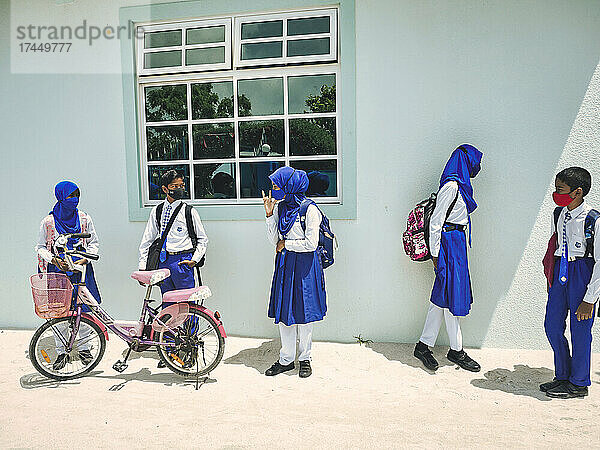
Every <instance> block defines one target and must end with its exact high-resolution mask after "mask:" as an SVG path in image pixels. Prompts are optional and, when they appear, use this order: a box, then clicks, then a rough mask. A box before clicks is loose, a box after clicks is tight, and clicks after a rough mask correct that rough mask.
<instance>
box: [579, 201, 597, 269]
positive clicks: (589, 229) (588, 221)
mask: <svg viewBox="0 0 600 450" xmlns="http://www.w3.org/2000/svg"><path fill="white" fill-rule="evenodd" d="M599 217H600V212H598V211H596V210H595V209H591V210H590V212H588V214H587V216H586V217H585V225H584V228H583V229H584V234H585V254H584V255H583V257H584V258H587V257H588V256H589V257H591V258H593V257H594V234H595V228H596V220H598V218H599Z"/></svg>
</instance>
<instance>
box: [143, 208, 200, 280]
mask: <svg viewBox="0 0 600 450" xmlns="http://www.w3.org/2000/svg"><path fill="white" fill-rule="evenodd" d="M180 203H181V200H175V201H174V202H173V203H169V201H168V200H165V201H164V203H163V209H162V214H161V216H160V227H162V224H163V221H164V218H165V214H166V213H167V206H168V205H171V211H170V213H171V214H173V213H174V212H175V209H176V208H177V207H178V206H179V204H180ZM156 208H158V205H157V206H155V207H154V208H152V211H151V212H150V217H149V218H148V223H147V224H146V230H145V231H144V235H143V236H142V242H141V243H140V260H139V265H138V267H139V269H140V270H145V268H146V260H147V259H148V250H149V249H150V246H151V245H152V243H153V242H154V241H155V240H156V239H158V237H159V235H160V227H159V226H157V224H156ZM192 222H193V223H194V229H195V230H196V236H197V237H198V244H197V246H196V249H195V251H194V254H193V255H192V260H193V261H196V263H198V262H199V261H200V260H201V259H202V257H203V256H204V254H205V253H206V247H207V246H208V237H207V236H206V232H205V231H204V227H203V226H202V221H201V220H200V215H199V214H198V211H196V210H195V209H194V208H192ZM165 226H166V225H165ZM166 242H167V245H166V250H167V252H171V253H176V252H181V251H183V250H189V249H191V248H192V240H191V239H190V236H189V234H188V229H187V223H186V221H185V205H184V206H182V207H181V209H180V210H179V213H178V214H177V217H176V218H175V221H174V222H173V225H172V226H171V230H170V231H169V234H168V235H167V240H166Z"/></svg>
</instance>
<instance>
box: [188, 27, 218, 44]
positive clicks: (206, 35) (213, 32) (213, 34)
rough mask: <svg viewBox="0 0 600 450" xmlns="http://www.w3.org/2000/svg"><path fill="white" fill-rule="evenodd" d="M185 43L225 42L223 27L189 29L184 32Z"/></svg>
mask: <svg viewBox="0 0 600 450" xmlns="http://www.w3.org/2000/svg"><path fill="white" fill-rule="evenodd" d="M185 42H186V44H187V45H192V44H211V43H213V42H225V25H221V26H218V27H206V28H192V29H189V30H187V31H186V37H185Z"/></svg>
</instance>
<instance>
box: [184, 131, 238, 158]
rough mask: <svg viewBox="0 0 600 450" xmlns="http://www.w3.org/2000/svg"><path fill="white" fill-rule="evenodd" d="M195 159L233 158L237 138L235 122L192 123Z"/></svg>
mask: <svg viewBox="0 0 600 450" xmlns="http://www.w3.org/2000/svg"><path fill="white" fill-rule="evenodd" d="M192 135H193V138H194V159H219V158H233V157H234V156H235V140H234V134H233V123H202V124H194V125H192Z"/></svg>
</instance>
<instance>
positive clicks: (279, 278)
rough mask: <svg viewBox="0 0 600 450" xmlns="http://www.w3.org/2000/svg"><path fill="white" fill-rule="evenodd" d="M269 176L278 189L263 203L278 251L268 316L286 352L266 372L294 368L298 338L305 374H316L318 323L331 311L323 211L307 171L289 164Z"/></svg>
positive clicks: (280, 354)
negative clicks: (310, 194)
mask: <svg viewBox="0 0 600 450" xmlns="http://www.w3.org/2000/svg"><path fill="white" fill-rule="evenodd" d="M269 178H270V180H271V182H272V183H273V190H272V191H270V192H269V196H268V197H267V196H266V195H265V193H264V192H263V202H264V206H265V212H266V215H267V234H268V236H269V240H270V241H271V243H272V244H273V245H275V247H276V256H275V271H274V273H273V281H272V283H271V298H270V301H269V310H268V316H269V317H270V318H272V319H274V321H275V323H276V324H278V325H279V333H280V335H281V351H280V353H279V359H278V360H277V361H276V362H275V363H274V364H273V365H272V366H271V368H269V369H268V370H267V371H266V372H265V375H267V376H273V375H277V374H280V373H282V372H286V371H288V370H292V369H294V367H295V366H294V360H295V359H296V340H297V339H298V340H299V342H300V344H299V347H298V361H299V362H300V371H299V375H300V377H301V378H306V377H309V376H310V375H311V374H312V368H311V365H310V353H311V346H312V329H313V323H314V322H317V321H319V320H322V319H323V317H325V313H326V312H327V304H326V293H325V275H324V273H323V267H322V265H321V258H320V256H319V254H318V253H317V246H318V244H319V228H320V226H321V220H322V215H321V212H320V211H319V208H318V207H317V206H316V204H314V202H313V201H312V200H309V199H307V198H306V195H305V194H306V191H307V189H308V184H309V181H308V176H307V175H306V172H305V171H303V170H296V169H293V168H291V167H287V166H286V167H281V168H279V169H277V170H276V171H275V172H274V173H272V174H271V175H270V176H269ZM304 202H308V207H307V209H306V217H305V218H302V219H303V220H302V221H301V218H300V207H301V205H302V204H303V203H304ZM305 207H306V206H305ZM301 222H303V223H304V226H303V224H302V223H301Z"/></svg>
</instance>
